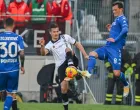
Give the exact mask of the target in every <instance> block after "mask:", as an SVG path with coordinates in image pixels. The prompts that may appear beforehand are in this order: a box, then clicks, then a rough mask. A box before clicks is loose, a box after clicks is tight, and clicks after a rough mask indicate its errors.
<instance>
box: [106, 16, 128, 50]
mask: <svg viewBox="0 0 140 110" xmlns="http://www.w3.org/2000/svg"><path fill="white" fill-rule="evenodd" d="M127 33H128V21H127V19H126V17H125V16H124V15H121V16H118V17H117V18H116V19H115V20H114V22H113V23H112V25H111V29H110V33H109V38H114V39H115V42H107V45H110V46H111V47H115V48H119V49H121V48H122V47H123V46H124V45H125V42H126V37H127Z"/></svg>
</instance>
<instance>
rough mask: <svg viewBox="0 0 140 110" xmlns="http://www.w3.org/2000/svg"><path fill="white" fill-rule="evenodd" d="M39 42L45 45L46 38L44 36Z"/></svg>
mask: <svg viewBox="0 0 140 110" xmlns="http://www.w3.org/2000/svg"><path fill="white" fill-rule="evenodd" d="M39 44H40V45H41V46H44V45H45V40H44V38H42V39H41V40H40V41H39Z"/></svg>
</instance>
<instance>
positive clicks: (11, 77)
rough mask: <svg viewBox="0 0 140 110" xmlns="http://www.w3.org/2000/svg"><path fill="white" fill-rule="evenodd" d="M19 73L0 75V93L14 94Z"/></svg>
mask: <svg viewBox="0 0 140 110" xmlns="http://www.w3.org/2000/svg"><path fill="white" fill-rule="evenodd" d="M18 79H19V71H13V72H8V73H0V91H2V90H6V91H7V92H10V93H16V92H17V89H18Z"/></svg>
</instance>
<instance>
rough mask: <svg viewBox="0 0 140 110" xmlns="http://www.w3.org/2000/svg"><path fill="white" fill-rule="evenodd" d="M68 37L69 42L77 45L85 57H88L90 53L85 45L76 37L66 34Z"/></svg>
mask: <svg viewBox="0 0 140 110" xmlns="http://www.w3.org/2000/svg"><path fill="white" fill-rule="evenodd" d="M66 39H67V42H69V43H70V44H73V45H75V46H76V47H77V48H78V49H79V50H80V51H81V52H82V54H83V55H84V57H85V59H88V58H89V57H88V55H87V53H86V51H85V49H84V47H83V46H82V44H81V43H80V42H77V41H76V40H75V39H74V38H72V37H71V36H69V35H66Z"/></svg>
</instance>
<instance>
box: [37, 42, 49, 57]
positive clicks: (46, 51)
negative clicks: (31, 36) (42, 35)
mask: <svg viewBox="0 0 140 110" xmlns="http://www.w3.org/2000/svg"><path fill="white" fill-rule="evenodd" d="M39 44H40V45H41V49H40V53H41V55H42V56H45V55H47V54H48V53H49V51H48V50H47V49H45V40H44V39H41V40H40V41H39Z"/></svg>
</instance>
